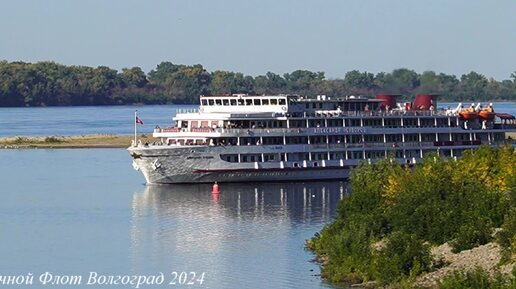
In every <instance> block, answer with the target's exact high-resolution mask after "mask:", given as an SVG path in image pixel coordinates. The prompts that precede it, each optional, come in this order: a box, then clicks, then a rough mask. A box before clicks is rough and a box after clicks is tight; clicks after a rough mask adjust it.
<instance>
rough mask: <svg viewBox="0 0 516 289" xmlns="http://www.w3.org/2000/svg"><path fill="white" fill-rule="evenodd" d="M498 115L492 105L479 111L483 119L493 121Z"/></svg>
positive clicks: (479, 115)
mask: <svg viewBox="0 0 516 289" xmlns="http://www.w3.org/2000/svg"><path fill="white" fill-rule="evenodd" d="M495 116H496V113H495V112H494V110H493V108H492V107H488V108H484V109H483V110H481V111H480V112H479V113H478V117H479V118H480V119H482V120H486V121H493V120H494V118H495Z"/></svg>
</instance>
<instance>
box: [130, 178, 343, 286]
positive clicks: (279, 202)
mask: <svg viewBox="0 0 516 289" xmlns="http://www.w3.org/2000/svg"><path fill="white" fill-rule="evenodd" d="M346 186H347V185H346V183H343V182H325V183H306V184H303V183H269V184H264V183H251V184H249V183H247V184H220V185H219V191H220V194H213V193H212V190H213V187H212V185H211V184H195V185H162V186H147V187H146V189H145V191H144V192H143V193H135V194H134V196H133V217H132V230H131V234H132V236H131V240H132V245H131V256H132V262H133V264H132V267H133V270H134V271H135V272H149V273H152V272H153V271H152V270H154V271H157V272H164V273H165V272H171V271H179V272H181V271H185V272H190V271H193V272H196V273H197V274H201V273H202V272H206V275H205V280H204V282H203V285H202V286H200V287H206V288H244V287H245V288H300V287H302V288H321V287H324V288H327V287H328V285H325V284H323V283H322V282H321V281H320V279H319V277H317V276H315V275H316V273H318V272H319V269H318V266H317V264H314V263H312V262H309V261H310V260H311V259H313V255H311V253H309V252H306V251H305V250H303V247H304V242H305V240H306V239H308V238H310V237H312V236H313V234H314V233H316V232H317V231H319V230H320V229H321V228H322V227H323V226H324V225H325V224H327V223H329V222H330V221H331V219H332V217H333V216H334V213H335V208H336V205H337V203H338V201H339V200H340V199H342V198H343V196H344V195H345V194H346Z"/></svg>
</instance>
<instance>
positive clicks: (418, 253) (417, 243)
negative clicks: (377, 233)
mask: <svg viewBox="0 0 516 289" xmlns="http://www.w3.org/2000/svg"><path fill="white" fill-rule="evenodd" d="M431 262H432V258H431V256H430V247H429V246H428V245H427V244H424V243H423V241H421V240H420V239H418V238H417V236H416V235H414V234H408V233H404V232H394V233H392V234H391V235H390V236H389V240H388V241H387V245H386V247H385V248H383V249H382V250H380V251H378V253H377V254H376V255H375V260H374V261H373V264H374V265H373V266H374V271H375V272H376V279H377V280H378V281H380V282H382V283H392V282H396V281H400V280H401V279H403V278H406V277H410V276H413V277H415V276H418V275H419V274H421V273H422V272H425V271H428V270H429V268H430V265H431Z"/></svg>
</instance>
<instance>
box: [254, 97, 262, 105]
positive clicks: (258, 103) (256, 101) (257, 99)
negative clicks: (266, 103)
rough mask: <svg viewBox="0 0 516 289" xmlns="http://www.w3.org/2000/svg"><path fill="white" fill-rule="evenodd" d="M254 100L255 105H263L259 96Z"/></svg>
mask: <svg viewBox="0 0 516 289" xmlns="http://www.w3.org/2000/svg"><path fill="white" fill-rule="evenodd" d="M253 102H254V105H261V104H260V99H259V98H255V99H253Z"/></svg>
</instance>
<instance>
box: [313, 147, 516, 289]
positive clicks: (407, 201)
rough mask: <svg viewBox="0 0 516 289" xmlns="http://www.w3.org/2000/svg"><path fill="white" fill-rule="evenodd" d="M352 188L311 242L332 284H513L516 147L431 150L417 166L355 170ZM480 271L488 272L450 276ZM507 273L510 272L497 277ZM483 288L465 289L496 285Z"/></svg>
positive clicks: (386, 164)
mask: <svg viewBox="0 0 516 289" xmlns="http://www.w3.org/2000/svg"><path fill="white" fill-rule="evenodd" d="M351 191H352V193H351V195H350V196H349V197H346V198H345V199H344V200H343V201H341V203H340V204H339V206H338V215H337V217H336V220H335V221H334V222H333V223H331V224H329V225H328V226H326V227H325V228H324V229H323V230H322V231H321V232H320V233H319V234H317V235H316V236H315V237H314V238H313V239H311V240H309V241H308V242H307V247H308V248H309V249H311V250H313V251H314V252H315V253H316V254H317V256H318V259H319V260H320V261H322V263H323V268H322V275H323V276H324V277H326V278H327V279H328V280H329V281H331V282H335V283H339V282H347V283H366V284H375V285H376V286H378V287H383V286H385V287H388V288H414V287H417V288H421V287H423V288H428V287H432V288H450V287H446V284H454V282H462V281H463V280H462V279H460V278H470V277H468V276H473V277H475V276H476V277H475V278H477V277H478V276H480V275H482V274H483V275H482V276H483V277H482V278H484V277H485V278H488V279H489V276H501V277H499V278H502V279H504V280H507V282H509V281H510V280H513V277H512V276H511V274H510V272H511V269H512V267H513V263H514V261H515V260H516V259H515V256H516V152H515V151H514V148H513V147H510V146H507V147H503V148H498V149H490V148H488V147H483V148H480V149H479V150H476V151H473V152H466V153H465V155H464V156H463V157H462V158H461V159H459V160H458V161H454V160H452V159H443V158H439V157H438V156H437V155H429V156H427V157H426V158H425V159H424V160H423V162H422V163H420V164H419V165H418V166H416V167H415V168H413V169H410V168H405V167H401V166H399V165H397V164H395V163H391V162H389V161H388V160H382V161H380V162H379V163H378V164H376V165H370V164H362V165H361V166H359V167H358V168H357V169H355V170H354V171H353V173H352V177H351ZM508 264H510V265H511V266H510V267H509V268H505V269H504V270H502V267H503V266H502V265H508ZM475 268H481V270H483V271H482V272H486V273H478V274H476V273H475V274H476V275H475V274H469V275H468V274H465V275H453V273H454V272H458V271H465V272H471V271H472V270H475ZM502 271H504V272H505V273H509V274H508V275H507V276H506V277H504V276H502V275H497V274H502V273H504V272H502ZM463 276H466V277H463ZM473 277H471V278H473ZM453 278H455V279H453ZM478 278H480V277H478ZM482 278H480V279H482ZM480 279H479V280H480ZM443 280H444V281H443ZM457 280H458V281H457ZM482 280H483V279H482ZM482 280H481V281H478V282H484V281H482ZM470 281H471V282H472V284H475V282H477V281H475V280H470ZM468 282H469V281H468ZM493 282H497V281H493ZM511 282H512V281H511ZM477 285H478V284H477ZM477 285H472V286H471V287H461V288H499V287H487V286H484V287H482V286H477Z"/></svg>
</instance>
